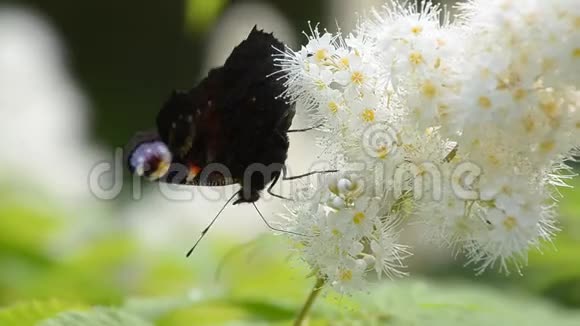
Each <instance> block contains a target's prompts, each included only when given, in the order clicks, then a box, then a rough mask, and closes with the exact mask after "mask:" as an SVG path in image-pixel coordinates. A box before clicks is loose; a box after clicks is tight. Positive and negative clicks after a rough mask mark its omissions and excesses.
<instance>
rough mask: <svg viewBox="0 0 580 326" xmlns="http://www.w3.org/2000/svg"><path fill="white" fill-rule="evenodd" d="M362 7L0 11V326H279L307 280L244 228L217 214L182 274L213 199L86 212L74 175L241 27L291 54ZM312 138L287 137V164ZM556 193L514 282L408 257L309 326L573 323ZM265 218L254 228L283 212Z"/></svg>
mask: <svg viewBox="0 0 580 326" xmlns="http://www.w3.org/2000/svg"><path fill="white" fill-rule="evenodd" d="M379 4H381V1H372V0H366V1H350V0H336V1H333V0H327V1H317V0H293V1H286V0H277V1H241V0H240V1H233V0H232V1H227V0H213V1H212V0H186V1H166V2H161V1H134V0H125V1H72V0H51V1H45V0H35V1H5V0H0V133H1V134H2V142H0V152H1V153H2V154H0V167H1V168H2V169H0V325H1V326H4V325H37V324H40V325H105V326H107V325H176V326H177V325H223V324H227V325H258V324H264V325H270V324H280V325H285V324H291V322H292V320H293V319H294V317H295V315H296V313H297V311H298V310H299V308H300V307H301V305H302V303H303V301H304V299H305V298H306V296H307V295H308V293H309V291H310V290H311V286H312V285H313V283H314V280H313V279H311V278H308V270H307V269H306V267H305V266H303V265H301V264H300V262H299V261H298V259H296V257H292V256H290V254H289V251H288V249H287V247H286V243H285V242H284V240H283V239H282V238H280V237H274V236H269V235H267V234H268V232H266V233H264V232H263V231H265V230H266V229H265V227H264V226H263V225H262V223H261V222H260V221H259V219H258V218H257V217H256V216H255V212H253V211H252V210H251V209H249V208H239V210H238V208H236V209H234V210H230V212H229V215H228V216H225V217H223V218H222V221H221V223H222V224H221V228H220V226H218V227H217V230H216V231H215V232H214V233H212V234H210V236H209V237H208V238H207V240H206V242H205V243H204V244H203V245H202V246H201V247H200V248H199V250H198V251H197V252H196V253H195V254H194V256H193V257H192V258H191V259H185V258H184V253H185V251H186V250H187V246H188V245H190V244H191V242H192V240H194V239H195V237H196V236H197V234H198V233H199V231H200V230H201V228H202V226H203V225H204V224H205V223H206V222H207V221H208V219H209V218H211V217H212V215H213V214H215V212H217V210H218V209H219V207H220V206H221V204H222V203H223V201H221V202H220V201H217V202H211V201H208V200H204V199H198V200H193V201H182V202H180V203H172V202H169V201H167V200H165V199H164V198H163V197H162V196H161V195H160V194H159V193H158V192H156V190H154V189H152V188H151V187H148V188H145V190H144V191H143V194H142V196H141V198H140V199H139V200H133V199H132V198H131V196H130V188H129V187H128V186H127V185H126V184H125V187H123V189H121V191H120V194H119V195H118V196H114V197H115V198H113V199H112V200H102V199H97V198H95V196H94V195H93V194H92V193H91V192H90V191H89V179H88V175H89V171H90V170H91V168H92V167H94V166H95V165H96V164H97V163H99V162H102V161H110V160H111V158H112V157H113V151H114V149H115V148H117V147H119V146H123V145H124V143H125V142H126V140H127V139H128V138H129V137H131V135H132V134H133V133H134V132H135V131H136V130H140V129H146V128H149V127H151V126H152V123H153V121H154V117H155V114H156V113H157V111H158V109H159V107H160V104H161V103H163V101H164V100H165V98H166V97H167V95H168V94H169V93H170V91H171V90H172V89H174V88H189V87H191V86H192V85H194V84H195V83H196V82H197V81H198V80H199V79H200V78H201V76H203V74H205V72H206V71H207V70H208V69H209V68H210V67H212V66H215V65H218V64H219V63H220V62H223V60H224V59H225V57H226V56H227V55H228V53H229V51H231V49H232V48H233V46H235V45H236V44H237V43H239V42H240V41H241V40H242V39H243V38H244V37H245V36H246V35H247V33H248V32H249V30H250V29H251V27H252V26H253V25H254V24H258V26H260V27H262V28H264V29H265V30H267V31H274V32H275V34H276V35H277V36H278V37H279V38H281V39H282V40H284V41H285V42H286V43H288V44H290V45H291V46H293V47H296V46H297V45H298V44H300V43H301V42H303V41H304V37H303V36H302V35H301V31H302V30H307V29H308V21H312V22H321V24H322V26H335V19H336V20H337V21H338V22H340V23H341V26H342V27H343V29H344V30H346V31H349V30H350V29H351V28H352V26H353V24H354V22H355V21H356V15H355V12H356V11H360V9H361V8H367V9H368V8H370V6H371V5H379ZM300 122H301V121H300V119H298V120H297V123H300ZM300 137H302V138H300ZM313 137H314V136H313V135H304V136H299V137H297V138H293V141H292V144H293V146H292V150H291V154H290V156H291V159H290V162H291V164H292V162H293V161H300V160H304V159H303V156H304V155H306V154H305V153H307V152H308V148H309V147H308V146H312V145H311V144H312V143H313ZM310 157H313V156H310ZM296 164H299V163H296ZM124 179H125V181H129V180H128V178H127V177H126V176H125V178H124ZM101 181H102V180H101ZM103 182H104V183H105V184H109V183H110V180H104V181H103ZM108 182H109V183H108ZM126 183H127V182H126ZM571 183H572V184H575V185H577V186H580V181H578V180H574V181H572V182H571ZM562 192H563V199H562V201H561V208H560V212H561V223H560V225H559V226H560V228H561V229H562V232H560V233H559V235H558V237H557V238H556V241H555V242H554V244H553V245H552V244H545V245H544V247H543V253H540V252H532V253H531V254H530V257H529V266H528V267H527V268H525V269H524V270H523V273H524V275H517V273H516V274H515V275H509V276H505V275H499V274H497V273H496V272H495V271H488V272H486V273H485V274H484V275H482V276H477V277H476V276H474V273H473V271H472V269H470V268H469V267H468V268H464V267H463V261H462V260H461V258H457V259H453V257H452V256H451V255H450V254H449V253H448V252H446V251H445V250H439V249H436V248H435V249H433V248H430V247H429V246H418V248H417V249H416V255H415V256H414V257H413V258H412V259H411V261H410V271H411V274H412V275H413V276H412V277H411V278H410V279H408V280H402V281H398V280H397V281H395V282H385V283H384V284H381V285H380V286H377V287H376V288H374V289H372V290H370V293H363V294H360V295H356V296H354V297H349V296H341V295H335V294H328V295H327V296H326V297H324V298H323V300H321V301H320V302H318V303H317V304H316V306H315V309H314V311H313V317H312V321H311V324H312V325H341V324H344V325H491V324H493V325H515V324H516V323H520V324H521V325H540V324H542V325H545V324H550V325H580V310H579V309H580V218H579V217H578V214H579V213H580V191H578V190H574V189H564V190H563V191H562ZM264 206H265V208H264V212H265V213H267V216H270V217H271V218H275V217H274V216H275V212H277V211H281V210H282V208H281V204H280V203H279V202H277V201H274V200H270V201H267V202H266V203H265V204H264ZM406 237H407V238H406V240H408V242H409V243H414V242H417V241H416V240H419V239H416V237H417V236H416V235H415V233H413V232H410V233H409V234H407V235H406ZM257 266H259V268H257Z"/></svg>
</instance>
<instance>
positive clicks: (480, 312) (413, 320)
mask: <svg viewBox="0 0 580 326" xmlns="http://www.w3.org/2000/svg"><path fill="white" fill-rule="evenodd" d="M354 299H355V301H356V302H358V303H359V305H360V310H358V311H354V310H351V311H349V312H347V313H345V314H344V316H343V317H344V319H345V320H351V321H352V323H351V322H345V324H348V325H353V324H358V325H392V326H404V325H432V326H437V325H445V326H454V325H457V326H463V325H470V326H478V325H481V326H484V325H485V326H487V325H526V326H534V325H539V326H540V325H541V326H545V325H559V326H566V325H570V326H572V325H578V322H580V312H571V311H567V310H563V309H561V308H557V307H554V306H553V305H551V304H550V303H547V302H542V301H539V300H536V299H531V298H529V297H525V296H522V295H518V294H514V293H510V292H508V291H505V290H492V289H490V288H489V287H483V286H480V285H474V284H472V283H471V284H470V283H441V284H436V283H429V282H427V281H422V280H402V281H396V282H389V283H385V284H383V285H382V286H380V287H379V288H377V289H375V290H373V291H372V292H371V293H370V295H359V296H357V297H356V298H354Z"/></svg>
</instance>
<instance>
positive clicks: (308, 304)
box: [294, 278, 324, 326]
mask: <svg viewBox="0 0 580 326" xmlns="http://www.w3.org/2000/svg"><path fill="white" fill-rule="evenodd" d="M323 286H324V279H322V278H318V279H317V280H316V284H314V288H312V291H311V292H310V295H309V296H308V299H306V302H305V303H304V306H303V307H302V310H300V314H298V317H297V318H296V321H295V322H294V326H303V323H304V320H305V319H306V316H307V315H308V313H309V312H310V309H311V308H312V305H313V304H314V301H315V300H316V298H317V297H318V294H319V293H320V292H321V291H322V287H323Z"/></svg>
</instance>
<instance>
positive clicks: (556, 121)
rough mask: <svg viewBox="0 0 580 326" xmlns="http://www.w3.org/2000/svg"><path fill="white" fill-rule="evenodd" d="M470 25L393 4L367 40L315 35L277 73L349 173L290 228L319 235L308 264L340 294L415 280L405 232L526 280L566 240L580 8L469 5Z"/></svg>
mask: <svg viewBox="0 0 580 326" xmlns="http://www.w3.org/2000/svg"><path fill="white" fill-rule="evenodd" d="M458 12H459V14H458V15H457V16H456V17H454V19H451V18H450V17H449V15H448V14H447V13H446V12H444V11H442V10H441V9H440V8H439V7H437V6H434V5H432V4H431V3H430V2H422V3H421V4H420V5H419V6H414V5H399V4H398V3H396V2H390V3H387V4H386V5H385V7H384V8H383V9H382V10H380V11H373V12H372V14H371V15H370V16H368V17H366V18H364V19H363V20H362V22H361V23H360V24H359V27H358V29H357V30H356V32H355V33H354V34H350V35H348V36H346V37H343V36H342V34H341V33H337V34H331V33H328V32H325V33H322V34H321V33H320V32H319V31H318V30H317V29H314V30H312V31H311V34H310V35H308V38H309V42H308V44H307V45H306V46H304V47H302V49H300V50H299V51H292V50H287V51H286V52H285V53H283V54H281V55H280V57H278V58H277V60H278V63H279V64H280V66H281V67H282V70H283V72H284V78H286V86H287V93H286V94H285V95H286V96H288V98H289V99H290V100H291V101H293V102H295V103H297V105H298V107H299V109H300V108H302V109H306V110H307V111H308V112H309V113H310V114H311V116H312V118H313V121H320V120H321V119H322V120H323V121H324V122H325V123H324V128H323V129H324V131H325V132H326V133H325V135H324V136H323V137H322V140H321V145H322V146H323V147H324V150H323V152H324V153H326V154H327V156H328V157H329V158H330V159H331V160H332V162H333V164H334V165H335V166H336V167H337V168H338V169H339V170H340V173H339V176H333V177H331V178H328V179H327V180H325V181H324V182H323V184H322V185H321V186H314V185H308V186H306V187H304V188H303V189H302V190H301V191H299V192H298V195H297V199H298V200H297V201H296V204H294V205H292V207H289V211H290V214H289V215H288V216H287V217H288V218H287V221H286V223H285V227H286V228H288V229H290V230H293V231H295V232H297V233H300V234H305V235H308V236H307V237H295V240H296V244H297V249H298V250H299V251H300V252H301V254H302V257H303V258H304V260H305V261H306V262H307V263H309V264H310V266H311V267H312V268H313V270H314V271H315V273H317V275H318V276H319V277H321V278H323V279H325V280H326V281H327V282H328V283H329V284H332V285H333V286H334V287H335V288H337V289H339V290H340V291H349V290H351V289H360V288H362V286H363V285H364V284H365V282H366V280H368V276H369V275H368V274H369V273H372V272H376V275H377V276H378V277H379V278H380V277H381V276H382V275H387V276H393V275H403V274H404V273H403V272H402V271H401V269H402V268H403V267H404V264H403V262H402V260H403V258H405V257H406V256H408V255H409V252H408V251H407V247H406V246H403V245H400V244H398V238H397V235H398V233H399V231H400V228H401V227H402V226H403V225H404V223H403V222H411V221H414V222H416V221H420V222H421V223H423V224H425V225H426V226H427V230H428V234H429V237H428V238H429V239H431V240H432V241H435V242H437V243H440V244H444V245H449V246H451V247H452V248H454V249H455V250H457V252H462V253H464V254H466V256H467V257H468V259H469V261H470V262H472V263H477V264H478V267H477V270H478V271H483V270H485V269H486V268H488V267H491V266H494V265H495V266H499V268H500V269H501V270H504V271H505V272H507V271H508V267H509V266H510V264H509V263H510V262H512V263H513V264H511V265H513V266H515V267H516V269H517V270H518V271H519V268H520V265H521V264H522V263H525V259H526V253H527V252H528V250H529V249H530V248H532V247H537V246H538V245H539V244H540V242H541V241H542V240H549V239H550V237H551V236H552V235H553V233H554V231H555V230H556V228H555V226H554V218H555V213H554V208H555V201H556V200H555V198H553V195H554V192H555V186H563V185H565V183H564V181H565V180H564V179H565V178H566V177H569V175H566V171H567V170H568V168H567V166H566V165H565V164H564V161H565V160H566V159H569V158H570V157H571V155H572V151H573V149H574V148H575V147H576V146H578V145H579V142H578V139H579V136H580V92H579V91H578V90H577V87H578V85H579V81H580V6H579V5H578V2H577V1H576V0H555V1H543V0H520V1H516V0H471V1H469V2H467V3H464V4H462V5H460V6H459V7H458ZM401 171H403V172H401Z"/></svg>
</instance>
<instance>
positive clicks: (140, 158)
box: [128, 140, 172, 180]
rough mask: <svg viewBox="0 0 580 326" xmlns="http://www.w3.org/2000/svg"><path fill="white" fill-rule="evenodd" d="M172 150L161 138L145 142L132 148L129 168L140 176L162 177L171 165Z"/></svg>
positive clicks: (154, 178) (150, 178) (155, 178)
mask: <svg viewBox="0 0 580 326" xmlns="http://www.w3.org/2000/svg"><path fill="white" fill-rule="evenodd" d="M171 159H172V156H171V152H170V151H169V149H168V148H167V145H165V143H163V142H162V141H160V140H153V141H148V142H143V143H140V144H138V145H137V146H135V148H134V149H133V150H131V152H130V154H129V158H128V164H129V169H130V170H131V171H132V172H133V173H135V174H137V175H138V176H141V177H145V178H147V179H149V180H157V179H160V178H162V177H163V176H165V175H166V174H167V172H168V171H169V167H170V166H171Z"/></svg>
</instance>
